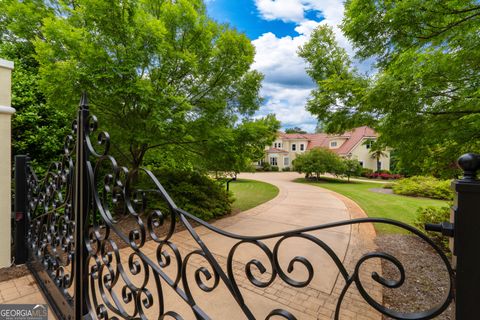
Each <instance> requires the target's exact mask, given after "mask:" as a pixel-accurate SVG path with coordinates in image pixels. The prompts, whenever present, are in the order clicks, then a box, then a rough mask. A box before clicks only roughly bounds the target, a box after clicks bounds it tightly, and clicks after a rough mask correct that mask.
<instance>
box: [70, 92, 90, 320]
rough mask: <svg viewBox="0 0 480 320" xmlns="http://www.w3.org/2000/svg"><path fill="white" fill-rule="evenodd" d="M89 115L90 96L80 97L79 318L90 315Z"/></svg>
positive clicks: (76, 192) (77, 185)
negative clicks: (88, 301)
mask: <svg viewBox="0 0 480 320" xmlns="http://www.w3.org/2000/svg"><path fill="white" fill-rule="evenodd" d="M88 116H89V110H88V101H87V95H86V94H85V93H84V94H83V95H82V98H81V100H80V108H79V110H78V116H77V143H76V166H75V182H74V185H75V187H74V207H73V210H74V213H75V257H74V272H75V276H74V279H75V280H74V281H75V286H74V315H75V320H77V319H78V320H80V319H83V317H84V316H86V315H87V314H88V308H87V290H88V261H87V258H88V252H87V249H86V246H85V238H86V237H87V233H88V224H87V222H88V221H87V215H88V210H89V192H88V191H89V185H88V183H89V182H88V172H87V161H88V148H87V144H86V141H85V137H86V134H87V133H86V130H87V125H88V123H87V119H88Z"/></svg>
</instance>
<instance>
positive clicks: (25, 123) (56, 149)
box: [0, 0, 70, 169]
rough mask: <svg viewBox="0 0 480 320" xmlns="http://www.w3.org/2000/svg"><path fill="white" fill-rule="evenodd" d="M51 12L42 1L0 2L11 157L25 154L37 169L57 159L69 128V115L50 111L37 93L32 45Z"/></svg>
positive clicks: (0, 39) (0, 48) (0, 45)
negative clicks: (8, 69)
mask: <svg viewBox="0 0 480 320" xmlns="http://www.w3.org/2000/svg"><path fill="white" fill-rule="evenodd" d="M52 14H53V12H52V11H50V10H49V9H48V8H47V7H45V6H44V5H43V3H42V2H41V1H22V2H19V1H14V0H4V1H0V57H1V58H4V59H8V60H12V61H14V63H15V68H14V70H13V74H12V107H14V108H15V110H16V112H15V114H14V115H13V120H12V135H13V141H12V147H13V154H14V155H16V154H27V155H30V156H31V157H32V161H33V163H34V165H35V166H36V167H37V168H43V169H45V168H46V167H47V166H48V165H49V164H50V163H51V162H52V161H54V160H57V159H58V155H59V154H60V153H61V150H62V148H63V143H64V138H65V135H66V134H67V131H68V128H69V127H70V124H69V120H70V119H69V118H68V115H67V114H66V113H65V112H63V111H62V110H60V109H56V108H52V107H50V106H49V105H48V104H47V103H46V101H45V96H44V95H43V94H42V92H41V91H40V90H39V86H38V82H39V76H38V68H39V65H38V62H37V61H36V59H35V48H34V46H33V43H32V41H33V40H34V39H35V38H36V37H37V36H39V35H40V34H39V26H40V25H41V21H42V19H43V18H45V17H47V16H49V15H52Z"/></svg>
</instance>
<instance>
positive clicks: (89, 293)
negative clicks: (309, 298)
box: [16, 95, 480, 320]
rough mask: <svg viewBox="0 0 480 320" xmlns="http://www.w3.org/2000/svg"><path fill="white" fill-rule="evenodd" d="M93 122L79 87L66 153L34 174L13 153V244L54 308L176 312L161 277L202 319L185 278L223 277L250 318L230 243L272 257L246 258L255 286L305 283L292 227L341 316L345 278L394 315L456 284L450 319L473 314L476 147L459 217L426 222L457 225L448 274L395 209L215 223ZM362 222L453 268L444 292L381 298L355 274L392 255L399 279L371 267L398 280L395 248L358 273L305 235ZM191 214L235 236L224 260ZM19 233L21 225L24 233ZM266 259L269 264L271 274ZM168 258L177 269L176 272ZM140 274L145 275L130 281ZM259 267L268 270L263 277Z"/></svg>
mask: <svg viewBox="0 0 480 320" xmlns="http://www.w3.org/2000/svg"><path fill="white" fill-rule="evenodd" d="M96 130H97V119H96V118H95V116H93V115H90V111H89V108H88V103H87V99H86V96H85V95H84V96H83V97H82V99H81V102H80V108H79V110H78V116H77V119H76V120H75V121H74V122H73V126H72V133H71V135H69V136H67V138H66V141H65V146H64V153H63V155H62V158H61V161H60V162H58V163H54V164H52V166H51V167H50V168H49V170H48V173H47V174H46V175H45V177H44V178H43V179H41V180H40V179H38V177H37V176H36V175H35V173H34V172H33V170H32V168H31V167H30V166H29V165H28V161H27V158H26V157H25V156H17V157H16V203H17V208H16V211H17V220H18V225H19V226H20V227H19V228H17V232H19V233H20V235H17V248H20V249H19V250H17V253H18V255H19V256H20V257H19V259H20V260H21V252H22V251H23V252H28V259H27V263H28V266H29V268H30V270H31V271H32V272H33V274H34V275H35V277H36V279H37V282H38V283H39V285H40V287H41V289H42V291H43V292H44V294H45V296H46V297H47V299H48V302H49V304H50V306H51V308H52V309H53V311H54V312H55V314H56V315H57V317H58V318H60V319H82V318H86V319H97V318H98V319H119V318H124V319H146V318H148V315H147V314H148V313H149V310H155V312H154V314H155V317H156V318H159V319H167V318H173V319H183V318H182V315H181V314H180V313H179V311H178V310H167V309H166V306H165V304H164V300H165V293H164V288H165V286H168V287H170V288H171V290H173V292H175V294H176V295H178V299H179V300H181V301H183V302H184V303H185V304H186V305H188V306H189V308H190V309H191V311H192V312H193V314H194V315H195V317H196V318H197V319H209V316H208V315H207V314H206V313H205V312H204V311H203V310H202V309H201V303H199V302H198V301H196V299H195V296H194V294H193V293H192V289H191V286H192V285H195V286H196V287H197V288H199V289H201V290H202V291H205V292H210V291H213V290H215V289H216V288H217V287H218V286H219V284H220V283H221V284H222V285H223V286H225V287H226V288H227V290H228V292H229V294H230V295H231V296H232V297H233V299H234V300H235V301H236V303H237V304H238V306H239V307H240V308H241V310H242V312H243V314H244V315H245V318H246V319H256V316H255V315H254V314H253V312H252V310H251V306H249V305H247V304H246V303H245V300H244V297H243V295H242V292H241V290H240V289H239V285H238V284H237V280H236V277H235V272H234V270H233V264H234V257H235V254H236V252H237V251H239V250H240V249H239V248H240V246H241V245H243V244H249V245H253V246H255V247H256V248H257V249H259V252H261V253H262V255H264V257H263V258H266V260H267V261H268V264H269V265H265V263H263V262H261V261H260V260H258V259H251V260H250V261H249V262H248V263H247V264H246V265H245V268H244V273H245V274H244V275H245V277H246V278H247V279H248V281H249V282H250V283H251V284H252V285H254V286H256V287H259V288H266V287H268V286H270V285H271V284H272V283H273V281H274V280H276V279H278V278H279V279H281V281H283V283H284V284H286V285H289V286H292V287H296V288H304V287H307V286H308V285H309V284H310V282H311V280H312V278H313V275H314V272H315V267H316V266H315V265H313V264H312V263H311V262H310V261H309V260H308V259H307V258H305V257H301V256H296V257H293V258H292V259H291V260H290V263H289V264H288V267H287V268H285V267H284V266H282V264H281V263H280V262H279V250H280V248H281V246H282V243H284V241H285V240H287V239H292V238H298V239H303V240H305V241H309V242H312V243H314V244H315V245H316V246H318V248H319V249H320V250H322V251H324V252H325V253H326V254H328V256H329V257H330V258H331V259H332V261H333V262H334V263H335V265H336V266H337V267H338V270H339V272H340V276H341V277H343V279H344V280H345V283H346V284H345V287H344V288H343V290H342V291H341V294H340V295H339V299H338V302H337V307H336V312H335V317H336V319H338V317H339V314H340V310H341V306H342V301H343V300H344V297H345V294H346V293H347V291H348V290H349V288H350V287H351V286H352V285H354V286H355V287H356V288H357V289H358V291H359V292H360V294H361V296H362V297H363V298H364V299H365V301H366V302H367V303H368V304H369V305H370V306H372V307H373V308H375V309H376V310H378V311H379V312H381V313H382V314H384V315H387V316H389V317H392V318H395V319H431V318H434V317H435V316H437V315H439V314H440V313H442V312H443V311H444V310H445V309H446V308H447V307H448V305H449V304H450V302H451V301H452V299H453V298H454V294H455V287H456V306H457V319H459V320H465V319H477V318H478V317H477V316H476V315H472V313H471V311H469V310H474V307H476V303H477V302H478V301H476V300H477V299H478V296H476V295H475V294H473V293H474V292H478V286H480V279H479V278H480V275H479V258H478V253H479V251H478V244H479V242H478V239H479V237H478V234H480V230H479V226H480V214H479V212H478V204H479V203H480V201H479V199H478V196H479V195H480V183H479V182H478V181H477V180H475V176H476V171H477V170H478V169H479V167H480V160H479V156H476V155H471V154H469V155H465V156H463V157H462V158H461V159H460V165H461V166H462V168H464V170H465V177H464V179H463V180H460V181H456V182H454V187H455V188H456V191H457V200H456V203H455V206H454V209H453V212H454V214H455V219H454V222H455V224H454V225H453V224H448V223H445V224H443V225H433V226H429V228H430V229H434V230H437V231H441V232H443V233H444V234H445V235H449V236H453V235H454V236H455V255H456V259H457V268H456V275H455V273H454V271H453V269H452V267H451V265H450V262H449V260H448V258H447V257H446V256H445V254H444V253H443V252H442V250H441V249H440V248H438V247H437V246H436V245H435V244H434V243H433V242H432V241H431V240H430V239H429V238H428V237H426V236H425V235H424V234H423V233H422V232H420V231H418V230H416V229H415V228H412V227H410V226H408V225H406V224H403V223H401V222H397V221H393V220H386V219H375V218H365V219H353V220H349V221H339V222H336V223H329V224H324V225H319V226H312V227H309V228H304V229H298V230H292V231H288V232H282V233H277V234H270V235H265V236H250V237H248V236H239V235H236V234H231V233H228V232H225V231H222V230H220V229H218V228H216V227H215V226H212V225H210V224H208V223H206V222H204V221H202V220H200V219H199V218H197V217H195V216H193V215H191V214H189V213H188V212H186V211H184V210H182V209H180V208H178V207H177V206H176V205H175V203H174V202H173V201H172V199H171V198H170V197H169V195H168V194H167V192H166V191H165V190H164V188H163V187H162V185H161V184H160V183H159V181H158V180H157V178H156V177H155V176H154V175H153V174H152V172H150V171H148V170H134V171H129V170H128V169H127V168H125V167H121V166H119V165H118V164H117V161H116V160H115V159H114V158H113V157H112V156H111V155H110V152H109V150H110V138H109V135H108V133H106V132H101V133H99V134H98V137H97V142H98V143H97V146H96V147H95V146H94V145H95V143H94V142H93V141H92V140H91V136H93V135H94V134H95V131H96ZM97 148H99V149H101V151H98V149H97ZM140 176H142V179H140ZM145 180H148V181H149V183H150V185H151V186H153V187H144V186H143V185H140V186H139V185H138V184H139V181H145ZM142 183H143V184H144V182H142ZM125 219H129V221H130V223H131V224H130V226H131V227H130V229H128V230H125V229H124V228H123V229H122V227H121V225H122V223H123V221H125ZM452 222H453V220H452ZM22 223H23V225H24V227H23V229H24V230H25V231H23V229H22ZM365 223H383V224H389V225H395V226H397V227H399V228H403V229H405V230H407V231H409V232H411V233H413V234H414V235H416V236H418V237H419V238H420V239H421V240H423V241H425V242H426V243H427V244H428V245H429V246H431V247H432V248H433V250H434V251H435V252H436V253H437V254H438V256H439V257H440V258H441V261H442V262H443V263H444V264H445V267H446V270H448V274H449V284H450V287H449V289H448V293H447V295H446V296H445V298H444V300H443V301H441V302H440V303H439V304H438V305H437V306H436V307H434V308H432V309H430V310H426V311H423V312H417V313H402V312H399V311H396V310H391V309H389V308H387V307H384V306H382V303H381V302H379V301H375V299H374V298H373V297H372V296H371V295H370V294H369V293H368V291H367V290H366V289H365V288H364V286H363V285H362V280H361V278H360V276H359V269H360V268H361V267H362V265H363V264H364V263H365V262H366V261H368V260H370V259H384V260H387V261H389V262H391V263H393V265H394V266H395V267H396V269H397V270H398V272H399V274H400V279H398V280H389V279H384V278H382V277H381V276H380V275H378V274H377V273H372V274H371V277H372V278H373V280H374V281H376V282H377V283H379V284H380V285H382V286H385V287H388V288H396V287H400V286H402V284H403V282H404V280H405V273H404V267H403V265H402V263H401V262H400V261H399V260H397V259H396V258H395V257H393V256H391V255H390V254H387V253H381V252H372V253H368V254H366V255H364V256H363V257H362V258H361V259H360V260H359V261H358V262H357V263H356V265H355V268H354V271H353V272H348V271H347V268H346V267H345V266H344V264H343V263H342V260H341V259H340V258H339V257H338V256H337V254H336V253H335V252H334V251H333V250H332V249H331V248H330V247H329V246H328V245H327V244H326V243H325V242H324V241H322V240H320V239H319V238H318V237H315V236H313V235H312V234H311V232H312V231H317V230H324V229H329V228H335V227H339V226H346V225H353V224H365ZM194 224H196V225H201V226H204V227H205V228H208V229H209V230H211V231H212V232H214V233H218V234H220V235H222V236H224V237H226V238H229V239H234V240H235V244H234V245H233V246H231V247H230V249H229V254H228V259H227V261H226V264H225V265H224V266H222V265H221V263H219V261H218V260H217V258H216V257H215V256H214V255H213V254H212V252H211V251H210V250H209V249H208V248H207V246H206V245H205V244H204V242H203V241H202V239H201V237H200V236H199V235H198V234H197V232H196V231H195V229H194V228H193V225H194ZM178 226H182V227H183V228H185V229H186V230H187V231H188V233H189V235H190V237H192V238H193V239H194V241H195V242H196V244H197V245H198V248H197V249H194V250H192V251H190V252H181V250H180V249H179V248H178V247H177V246H176V245H175V243H174V242H173V241H172V236H173V234H174V231H175V228H176V227H178ZM22 232H26V234H23V235H22V234H21V233H22ZM271 239H273V240H274V245H273V247H272V246H270V247H269V246H268V245H267V244H266V243H265V241H267V240H271ZM147 240H151V241H153V242H154V243H155V246H156V250H155V251H156V254H155V257H156V261H155V259H154V258H152V257H151V255H148V254H146V253H145V252H144V251H145V250H144V249H145V244H146V243H147ZM22 242H23V246H24V247H23V250H22ZM122 248H128V250H129V252H130V254H128V257H126V256H124V253H123V251H122V250H123V249H122ZM122 255H123V256H122ZM125 258H126V259H125ZM194 258H200V259H202V260H203V261H204V262H205V263H206V265H207V266H206V267H205V266H201V267H196V268H195V271H194V279H195V281H194V284H191V283H190V282H191V281H190V280H189V277H188V276H187V269H188V266H189V263H190V262H191V260H193V259H194ZM17 262H18V261H17ZM300 266H301V267H303V268H304V270H305V277H304V278H303V279H296V278H295V277H294V276H292V271H293V269H294V268H295V267H300ZM267 268H268V269H269V270H270V271H269V273H266V270H267ZM167 269H169V270H174V272H173V274H172V273H171V272H170V273H169V272H167ZM140 274H141V276H140V277H141V281H140V282H135V281H133V278H135V277H138V276H139V275H140ZM258 274H264V275H268V276H267V277H263V278H262V277H259V276H258ZM454 283H455V286H454ZM475 286H477V288H475ZM274 317H281V318H285V319H296V317H295V315H294V314H292V313H290V312H289V311H287V310H284V309H282V308H279V309H273V310H271V312H270V313H269V315H268V316H267V317H266V319H270V318H274Z"/></svg>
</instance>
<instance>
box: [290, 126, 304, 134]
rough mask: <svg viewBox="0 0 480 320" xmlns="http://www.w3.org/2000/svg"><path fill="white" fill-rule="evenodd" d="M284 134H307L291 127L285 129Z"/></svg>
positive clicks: (298, 128)
mask: <svg viewBox="0 0 480 320" xmlns="http://www.w3.org/2000/svg"><path fill="white" fill-rule="evenodd" d="M285 133H301V134H304V133H307V131H305V130H303V129H302V128H300V127H293V128H286V129H285Z"/></svg>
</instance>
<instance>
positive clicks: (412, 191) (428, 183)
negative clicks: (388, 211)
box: [392, 176, 453, 200]
mask: <svg viewBox="0 0 480 320" xmlns="http://www.w3.org/2000/svg"><path fill="white" fill-rule="evenodd" d="M450 183H451V180H438V179H436V178H434V177H424V176H415V177H411V178H407V179H402V180H399V181H398V182H397V183H396V184H395V185H394V186H393V188H392V189H393V192H394V193H396V194H401V195H404V196H413V197H426V198H432V199H441V200H452V199H453V191H452V190H451V189H450Z"/></svg>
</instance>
